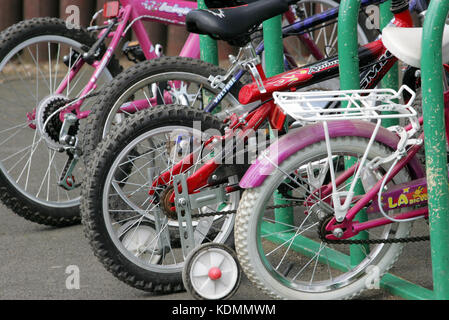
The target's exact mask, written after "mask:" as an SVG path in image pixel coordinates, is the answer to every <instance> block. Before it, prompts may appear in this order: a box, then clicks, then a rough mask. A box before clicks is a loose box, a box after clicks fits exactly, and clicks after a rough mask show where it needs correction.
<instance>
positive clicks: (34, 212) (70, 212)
mask: <svg viewBox="0 0 449 320" xmlns="http://www.w3.org/2000/svg"><path fill="white" fill-rule="evenodd" d="M44 35H56V36H62V37H66V38H70V39H72V40H75V41H77V42H79V43H80V44H82V45H83V46H84V47H83V48H82V49H83V50H85V51H88V50H89V48H90V46H92V45H93V44H94V43H95V41H96V39H95V38H94V37H93V36H92V35H91V34H90V33H88V32H87V31H86V30H85V29H82V28H80V29H68V28H67V26H66V23H65V21H64V20H61V19H57V18H34V19H31V20H26V21H22V22H19V23H17V24H15V25H13V26H11V27H9V28H8V29H6V30H4V31H3V32H2V33H1V34H0V62H1V61H3V60H4V59H5V58H6V57H7V55H8V53H9V52H10V51H11V50H13V49H14V48H15V47H17V46H18V45H20V44H21V43H23V42H25V41H27V40H29V39H32V38H35V37H39V36H44ZM102 52H105V49H104V48H103V51H102ZM107 68H108V70H109V72H110V73H111V75H112V76H116V75H118V74H119V73H120V72H121V67H120V65H119V62H118V60H117V59H116V58H115V57H113V58H112V59H111V62H110V63H109V65H108V66H107ZM55 187H56V188H58V186H55ZM0 200H1V201H2V202H3V203H4V204H5V205H6V206H7V207H8V208H9V209H11V210H12V211H13V212H15V213H16V214H18V215H19V216H21V217H23V218H25V219H27V220H29V221H32V222H35V223H38V224H43V225H48V226H53V227H65V226H70V225H74V224H78V223H80V221H81V218H80V214H79V206H78V205H74V206H70V207H66V208H59V207H52V206H50V205H46V204H44V203H38V202H37V201H33V200H32V199H30V198H29V197H26V196H25V195H24V194H22V193H21V192H20V191H19V190H17V188H16V187H15V186H14V185H13V184H12V183H11V182H10V181H9V180H8V178H7V177H6V176H5V175H4V173H3V172H2V170H0Z"/></svg>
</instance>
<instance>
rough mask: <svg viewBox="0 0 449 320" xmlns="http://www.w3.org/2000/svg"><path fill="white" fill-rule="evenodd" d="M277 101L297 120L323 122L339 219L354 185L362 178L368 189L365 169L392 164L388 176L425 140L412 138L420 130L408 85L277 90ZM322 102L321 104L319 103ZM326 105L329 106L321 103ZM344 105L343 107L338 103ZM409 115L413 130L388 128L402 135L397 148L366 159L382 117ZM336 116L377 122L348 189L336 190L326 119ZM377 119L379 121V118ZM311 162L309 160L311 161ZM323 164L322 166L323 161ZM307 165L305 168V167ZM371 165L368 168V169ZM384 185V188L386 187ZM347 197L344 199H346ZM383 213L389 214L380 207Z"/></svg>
mask: <svg viewBox="0 0 449 320" xmlns="http://www.w3.org/2000/svg"><path fill="white" fill-rule="evenodd" d="M405 91H406V92H408V93H409V94H410V96H411V98H410V100H409V101H408V102H407V104H401V103H399V101H402V100H403V99H402V96H403V93H404V92H405ZM273 97H274V101H275V103H276V104H277V105H278V106H279V107H280V108H281V109H282V110H283V111H284V113H286V114H288V115H289V116H291V117H292V118H294V119H295V120H296V121H299V122H300V123H302V124H308V123H314V122H321V123H322V124H323V130H324V134H325V138H326V147H327V153H328V157H327V161H326V162H327V163H326V164H325V166H327V168H326V171H327V170H329V173H330V175H331V180H332V186H333V190H334V191H333V193H332V199H333V203H334V210H335V217H336V219H337V221H342V220H343V219H344V217H345V215H346V213H347V211H348V209H349V208H350V204H351V201H352V199H353V196H354V188H355V185H356V184H357V182H358V181H359V179H360V180H362V181H361V182H362V184H364V186H365V190H367V188H369V186H366V183H364V182H366V181H364V180H365V179H364V176H366V172H369V171H372V170H373V169H374V168H377V167H379V166H380V165H382V164H389V166H390V170H388V172H387V174H386V175H385V176H384V181H385V180H386V178H387V177H388V176H389V174H390V172H391V169H392V168H393V167H394V166H395V165H396V163H397V162H398V161H399V159H401V158H402V157H403V156H404V155H406V153H407V147H409V146H411V145H416V144H422V140H421V139H416V138H413V136H414V135H415V134H416V133H417V132H418V131H419V129H420V125H419V121H418V114H417V112H416V111H415V109H414V108H413V107H412V104H413V102H414V100H415V97H416V94H415V92H414V91H413V90H411V89H410V88H409V87H407V86H406V85H403V86H402V87H401V88H400V89H399V90H398V91H395V90H393V89H367V90H341V91H306V92H275V93H273ZM317 105H318V106H320V107H317ZM323 105H326V107H324V108H323V107H322V106H323ZM339 105H341V106H342V107H339ZM400 118H408V119H409V121H410V123H411V124H412V128H411V130H408V131H406V130H405V129H404V128H402V127H400V126H393V127H390V128H388V129H389V130H391V131H393V132H395V133H396V134H398V136H399V138H400V139H399V142H398V145H397V148H396V150H395V151H394V152H392V153H391V154H390V155H389V156H387V157H384V158H380V157H376V158H374V159H372V160H371V161H367V157H368V154H369V151H370V149H371V147H372V145H373V143H374V141H375V138H376V135H377V133H378V131H379V129H380V127H381V120H382V119H400ZM337 120H366V121H370V122H374V123H375V124H376V125H375V126H374V130H373V133H372V136H371V138H370V140H369V142H368V145H367V148H366V150H365V153H364V155H363V156H362V158H361V159H360V161H359V166H358V169H357V171H356V173H355V176H354V179H353V180H352V182H351V186H350V187H349V190H348V191H336V190H337V187H336V182H335V181H336V179H335V176H336V174H335V170H334V165H333V159H334V156H333V155H332V150H331V144H330V138H329V130H328V126H327V122H329V121H337ZM376 120H377V121H376ZM309 165H310V164H309ZM320 166H321V167H322V166H323V163H322V161H321V163H320ZM303 169H304V168H303ZM367 169H368V170H367ZM383 187H384V186H383V185H382V188H381V191H382V190H383ZM343 199H344V201H341V200H343ZM380 199H381V192H379V198H378V201H379V205H380V208H381V207H382V206H381V203H380ZM381 211H382V213H383V214H384V215H385V216H386V214H385V213H384V212H383V210H382V208H381Z"/></svg>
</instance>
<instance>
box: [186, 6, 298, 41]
mask: <svg viewBox="0 0 449 320" xmlns="http://www.w3.org/2000/svg"><path fill="white" fill-rule="evenodd" d="M288 5H289V1H287V0H258V1H255V2H253V3H250V4H246V5H242V6H238V7H233V8H222V9H205V10H192V11H190V12H189V13H188V14H187V17H186V25H187V30H188V31H189V32H192V33H199V34H207V35H209V36H211V37H212V38H214V39H217V40H224V41H227V42H229V43H230V44H232V45H237V46H242V45H244V44H246V43H247V42H248V41H249V39H248V37H247V35H248V33H249V32H250V31H251V29H252V28H254V27H256V26H258V25H259V24H261V23H262V22H263V21H265V20H267V19H269V18H272V17H275V16H277V15H279V14H282V13H284V12H286V11H287V10H288Z"/></svg>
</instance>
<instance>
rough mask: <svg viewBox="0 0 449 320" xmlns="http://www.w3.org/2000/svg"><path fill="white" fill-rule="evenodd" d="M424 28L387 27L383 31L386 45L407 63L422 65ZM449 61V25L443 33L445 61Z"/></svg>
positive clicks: (383, 39)
mask: <svg viewBox="0 0 449 320" xmlns="http://www.w3.org/2000/svg"><path fill="white" fill-rule="evenodd" d="M422 30H423V29H422V28H395V27H386V28H384V29H383V31H382V42H383V44H384V46H385V47H386V48H387V49H388V50H389V51H390V52H391V53H392V54H393V55H394V56H395V57H397V58H398V59H399V60H401V61H403V62H405V63H406V64H408V65H410V66H412V67H415V68H420V67H421V49H422ZM448 61H449V25H446V26H445V28H444V34H443V63H446V62H448Z"/></svg>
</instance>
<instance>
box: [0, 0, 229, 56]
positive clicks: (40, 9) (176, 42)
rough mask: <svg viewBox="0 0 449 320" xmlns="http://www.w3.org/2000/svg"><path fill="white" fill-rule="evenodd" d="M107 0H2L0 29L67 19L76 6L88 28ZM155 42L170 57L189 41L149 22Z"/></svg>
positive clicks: (223, 48) (222, 52)
mask: <svg viewBox="0 0 449 320" xmlns="http://www.w3.org/2000/svg"><path fill="white" fill-rule="evenodd" d="M106 1H107V0H0V30H4V29H6V28H7V27H9V26H11V25H13V24H14V23H17V22H19V21H21V20H25V19H31V18H34V17H61V18H66V17H67V14H66V8H67V7H68V6H70V5H77V6H79V8H80V12H81V17H80V18H81V25H82V26H87V25H88V24H89V22H90V19H91V17H92V16H93V14H94V13H95V12H96V11H98V10H100V9H101V8H102V7H103V4H104V3H105V2H106ZM146 24H147V26H148V27H147V29H148V33H149V35H150V37H151V40H152V42H153V43H160V44H162V45H163V46H164V48H165V53H166V54H167V55H177V54H178V53H179V51H180V50H181V47H182V44H183V43H184V41H185V39H187V32H186V30H185V29H184V27H179V26H166V25H163V24H160V23H153V22H146ZM220 49H221V50H220V58H221V59H225V58H226V56H227V54H229V52H231V51H233V50H232V49H230V48H229V47H228V46H227V45H224V44H222V43H221V44H220Z"/></svg>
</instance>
